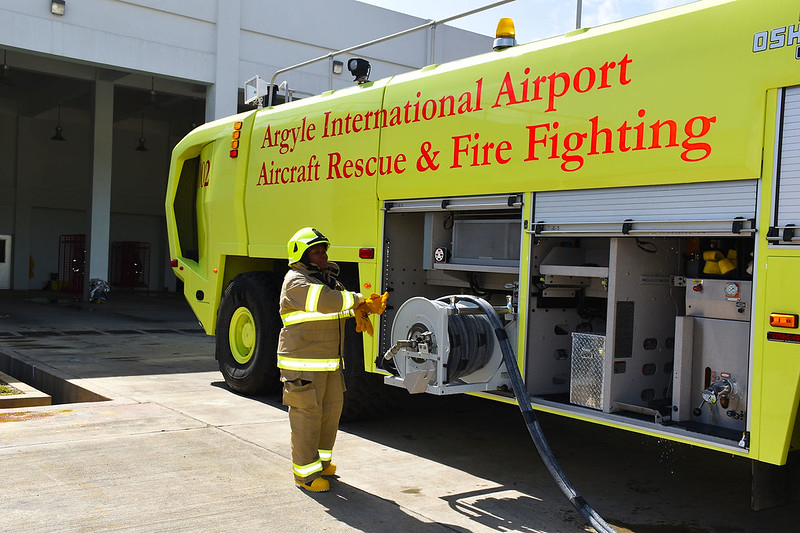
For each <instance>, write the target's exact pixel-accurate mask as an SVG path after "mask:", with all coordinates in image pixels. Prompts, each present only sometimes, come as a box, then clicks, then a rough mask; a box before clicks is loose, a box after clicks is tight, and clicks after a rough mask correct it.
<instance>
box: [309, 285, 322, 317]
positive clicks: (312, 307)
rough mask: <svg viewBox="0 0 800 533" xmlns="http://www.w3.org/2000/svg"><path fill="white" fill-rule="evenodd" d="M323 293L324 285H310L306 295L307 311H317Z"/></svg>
mask: <svg viewBox="0 0 800 533" xmlns="http://www.w3.org/2000/svg"><path fill="white" fill-rule="evenodd" d="M321 293H322V285H311V286H309V287H308V294H307V295H306V311H310V312H312V313H313V312H315V311H316V310H317V306H318V305H319V295H320V294H321Z"/></svg>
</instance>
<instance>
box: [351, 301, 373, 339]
mask: <svg viewBox="0 0 800 533" xmlns="http://www.w3.org/2000/svg"><path fill="white" fill-rule="evenodd" d="M363 307H364V304H361V305H359V306H358V307H356V308H355V309H354V310H353V315H354V316H355V318H356V331H358V332H359V333H361V332H366V333H369V336H370V337H372V322H370V321H369V318H367V311H366V310H365V309H363Z"/></svg>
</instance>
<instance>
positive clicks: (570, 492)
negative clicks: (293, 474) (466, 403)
mask: <svg viewBox="0 0 800 533" xmlns="http://www.w3.org/2000/svg"><path fill="white" fill-rule="evenodd" d="M459 300H467V301H470V302H472V303H474V304H476V305H477V306H478V307H480V308H481V309H482V310H483V312H484V313H485V314H486V316H487V317H488V318H489V321H490V322H491V324H492V327H493V328H494V333H495V336H496V337H497V340H498V341H499V342H500V348H501V349H502V351H503V361H504V362H505V364H506V369H507V370H508V376H509V378H510V379H511V387H512V389H513V390H514V396H516V398H517V404H518V405H519V410H520V411H522V418H524V419H525V425H526V426H527V427H528V433H530V435H531V438H532V439H533V443H534V444H535V445H536V449H537V450H538V452H539V456H541V458H542V461H543V462H544V465H545V466H546V467H547V470H548V471H549V472H550V475H551V476H552V477H553V479H554V480H555V482H556V484H557V485H558V487H559V488H560V489H561V492H563V493H564V495H565V496H566V497H567V499H569V501H570V503H571V504H572V505H573V507H575V509H577V510H578V512H579V513H581V515H583V517H584V518H585V519H586V521H587V522H589V524H590V525H591V526H592V527H594V528H595V529H596V530H597V531H598V532H601V533H616V531H615V530H614V528H612V527H611V526H610V525H608V524H607V523H606V521H605V520H603V519H602V518H601V517H600V515H598V514H597V512H596V511H595V510H594V509H592V508H591V507H590V506H589V504H588V503H587V502H586V500H584V499H583V496H581V495H580V494H578V491H577V490H575V487H573V486H572V484H571V483H570V482H569V480H568V479H567V476H566V474H564V471H563V470H561V467H560V466H559V464H558V462H557V461H556V458H555V456H554V455H553V452H552V450H551V449H550V445H549V444H547V439H545V437H544V433H542V428H541V426H540V425H539V421H538V419H537V418H536V413H535V412H534V411H533V408H532V407H531V402H530V396H529V395H528V390H527V389H526V388H525V382H524V381H523V380H522V375H521V374H520V373H519V366H518V365H517V361H516V359H515V358H514V351H513V349H512V348H511V343H510V342H509V340H508V335H507V334H506V330H505V328H503V323H502V322H501V321H500V317H499V316H498V315H497V312H496V311H495V310H494V308H493V307H492V306H491V305H489V303H488V302H487V301H486V300H484V299H482V298H475V297H473V296H457V297H456V301H459Z"/></svg>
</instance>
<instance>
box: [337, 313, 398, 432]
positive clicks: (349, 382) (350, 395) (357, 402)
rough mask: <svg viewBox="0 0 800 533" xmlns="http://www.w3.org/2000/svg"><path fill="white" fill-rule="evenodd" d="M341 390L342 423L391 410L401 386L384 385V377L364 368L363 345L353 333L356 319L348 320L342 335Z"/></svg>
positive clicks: (396, 403) (396, 401) (395, 404)
mask: <svg viewBox="0 0 800 533" xmlns="http://www.w3.org/2000/svg"><path fill="white" fill-rule="evenodd" d="M343 373H344V381H345V385H346V386H347V391H346V392H345V393H344V407H343V408H342V418H341V420H342V422H355V421H357V420H366V419H370V418H375V417H378V416H381V415H386V414H388V413H389V412H391V411H393V410H394V409H395V408H396V407H397V405H398V403H399V397H400V396H399V394H398V393H399V392H402V391H400V389H396V388H395V387H391V386H389V385H385V384H384V383H383V376H382V375H379V374H372V373H369V372H366V371H365V370H364V345H363V337H362V334H361V333H357V332H356V328H355V320H348V321H347V325H346V327H345V335H344V371H343Z"/></svg>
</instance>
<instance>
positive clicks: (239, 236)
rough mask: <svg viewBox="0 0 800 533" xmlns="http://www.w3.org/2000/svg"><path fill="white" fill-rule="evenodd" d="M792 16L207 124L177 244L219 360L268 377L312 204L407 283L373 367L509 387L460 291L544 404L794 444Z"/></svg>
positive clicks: (613, 420)
mask: <svg viewBox="0 0 800 533" xmlns="http://www.w3.org/2000/svg"><path fill="white" fill-rule="evenodd" d="M799 15H800V7H798V6H797V5H796V4H795V3H793V2H763V1H760V0H735V1H726V0H708V1H701V2H696V3H692V4H688V5H684V6H681V7H677V8H673V9H669V10H666V11H662V12H658V13H654V14H650V15H647V16H643V17H638V18H635V19H631V20H627V21H622V22H618V23H614V24H609V25H605V26H601V27H597V28H582V29H579V30H575V31H572V32H569V33H567V34H565V35H562V36H558V37H554V38H550V39H546V40H542V41H537V42H533V43H530V44H524V45H519V46H513V47H507V48H500V49H498V50H494V51H489V52H488V53H486V54H483V55H479V56H476V57H471V58H468V59H464V60H460V61H455V62H452V63H447V64H434V65H429V66H427V67H425V68H422V69H420V70H418V71H414V72H409V73H405V74H402V75H397V76H394V77H391V78H388V79H381V80H378V81H365V80H364V79H363V78H362V79H361V80H360V83H358V84H357V85H353V86H352V87H350V88H346V89H343V90H336V91H328V92H325V93H323V94H321V95H319V96H315V97H310V98H306V99H302V100H298V101H294V102H290V103H285V104H282V105H277V106H267V107H266V108H264V109H259V110H253V111H250V112H246V113H240V114H237V115H235V116H232V117H228V118H224V119H221V120H216V121H213V122H210V123H207V124H205V125H203V126H201V127H199V128H197V129H196V130H194V131H192V132H191V133H189V134H188V135H187V136H186V137H185V138H184V139H183V140H181V141H180V142H179V143H178V145H177V146H176V147H175V148H174V150H173V153H172V160H171V168H170V176H169V183H168V188H167V195H166V214H167V217H166V219H167V226H168V234H169V246H170V257H171V264H172V267H173V268H174V272H175V274H176V275H177V277H178V278H179V279H180V280H181V281H182V282H183V290H184V293H185V297H186V299H187V300H188V302H189V304H190V305H191V307H192V309H193V310H194V312H195V314H196V315H197V317H198V319H199V320H200V322H201V323H202V325H203V327H204V329H205V331H206V332H207V333H208V334H209V335H216V358H217V359H218V361H219V367H220V370H221V372H222V374H223V375H224V377H225V380H226V382H227V383H228V384H229V386H230V387H231V388H232V389H234V390H236V391H240V392H243V393H248V394H249V393H258V392H261V391H264V390H268V389H270V388H274V387H275V384H276V382H277V376H278V370H277V368H276V363H275V360H276V355H275V349H276V345H277V335H278V332H279V330H280V327H281V321H280V317H279V314H278V306H277V303H278V302H277V300H278V294H279V291H280V283H281V280H282V277H283V275H284V274H285V272H286V271H287V268H288V265H287V259H286V242H287V241H288V239H289V238H290V236H291V235H292V234H293V233H294V232H295V231H297V230H298V229H299V228H302V227H306V226H313V227H315V228H317V229H319V230H320V231H321V232H323V233H324V234H325V235H326V236H327V237H328V238H329V239H330V240H331V243H332V244H331V247H330V250H329V254H330V257H331V259H332V260H335V261H336V262H338V263H339V265H340V266H341V267H342V276H343V281H344V282H345V284H346V286H347V288H348V289H350V290H354V291H359V292H361V293H365V294H370V293H372V292H376V293H383V292H384V291H388V292H389V306H388V307H387V310H386V312H385V313H384V314H383V315H382V316H377V315H371V316H370V320H371V321H372V323H373V327H374V332H375V334H374V336H369V335H363V334H361V333H356V332H355V331H354V330H352V331H350V333H349V334H348V338H347V339H346V348H347V350H346V353H345V356H344V358H345V364H346V369H347V370H346V371H347V372H348V373H349V374H350V377H351V378H352V379H353V380H358V379H367V380H370V379H371V380H372V381H376V382H378V385H379V386H380V387H382V388H385V387H393V386H394V387H400V388H405V389H407V390H408V391H409V392H412V393H418V392H426V393H430V394H435V395H446V394H456V393H469V394H473V395H476V396H480V397H483V398H486V399H489V400H496V401H500V402H507V403H515V402H517V401H518V400H517V399H516V398H515V396H514V395H513V394H511V392H510V387H509V372H510V369H509V368H508V366H507V365H506V363H505V362H504V361H503V357H502V355H501V353H500V346H499V345H500V342H499V340H498V339H496V338H495V336H494V335H493V334H492V329H491V326H490V325H488V321H487V317H486V315H485V313H483V312H482V311H481V309H480V308H479V307H478V306H476V305H475V304H473V303H471V300H469V299H465V298H463V296H465V295H468V296H471V297H475V298H480V299H482V300H483V301H485V302H488V303H489V304H490V305H491V308H492V309H494V310H495V311H496V312H497V314H498V316H499V317H500V318H501V319H502V324H503V329H504V331H505V335H506V336H507V339H508V341H510V344H511V346H512V347H513V350H514V354H515V358H516V363H517V367H518V370H519V371H520V372H521V374H522V376H523V377H524V383H525V388H526V389H527V393H528V395H529V398H525V401H530V402H531V404H532V406H533V408H534V409H536V410H538V411H542V412H547V413H552V414H555V415H562V416H566V417H570V418H572V419H577V420H581V421H585V422H586V423H594V424H602V425H605V426H609V427H614V428H617V429H620V430H624V431H632V432H637V433H640V434H646V435H650V436H653V437H656V438H659V439H666V440H670V441H677V442H681V443H687V444H690V445H694V446H700V447H703V448H707V449H711V450H717V451H720V452H724V453H727V454H732V455H735V456H741V457H746V458H749V459H752V460H753V461H754V463H758V464H762V465H763V464H773V465H782V464H784V463H786V461H787V457H788V455H789V452H790V450H792V449H794V448H796V447H797V446H798V445H800V428H798V416H797V415H798V412H797V411H798V409H797V408H798V403H799V401H800V329H798V315H799V314H800V68H799V67H800V24H798V16H799ZM351 322H352V321H351ZM373 384H374V383H373ZM348 386H349V387H351V389H353V390H356V389H358V387H355V386H352V385H351V384H350V383H349V384H348ZM353 394H356V393H355V392H354V393H353ZM348 401H349V402H351V403H353V404H355V403H358V400H357V398H355V397H354V396H351V397H350V398H348ZM364 403H375V402H374V401H373V402H364Z"/></svg>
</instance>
